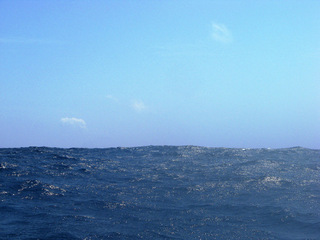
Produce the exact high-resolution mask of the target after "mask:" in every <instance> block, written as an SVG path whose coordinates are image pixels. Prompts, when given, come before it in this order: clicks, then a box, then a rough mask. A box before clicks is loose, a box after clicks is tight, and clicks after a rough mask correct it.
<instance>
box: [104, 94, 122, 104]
mask: <svg viewBox="0 0 320 240" xmlns="http://www.w3.org/2000/svg"><path fill="white" fill-rule="evenodd" d="M106 98H107V99H109V100H111V101H114V102H119V99H118V98H116V97H115V96H113V95H111V94H108V95H107V96H106Z"/></svg>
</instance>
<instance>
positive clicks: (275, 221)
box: [0, 146, 320, 240]
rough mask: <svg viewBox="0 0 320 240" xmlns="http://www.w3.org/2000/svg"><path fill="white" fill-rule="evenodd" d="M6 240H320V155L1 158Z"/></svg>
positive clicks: (37, 150)
mask: <svg viewBox="0 0 320 240" xmlns="http://www.w3.org/2000/svg"><path fill="white" fill-rule="evenodd" d="M0 239H10V240H11V239H30V240H31V239H33V240H35V239H81V240H89V239H90V240H95V239H320V150H312V149H305V148H301V147H294V148H285V149H265V148H263V149H235V148H206V147H196V146H146V147H133V148H105V149H86V148H70V149H62V148H47V147H28V148H2V149H0Z"/></svg>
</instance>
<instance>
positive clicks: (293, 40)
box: [0, 0, 320, 148]
mask: <svg viewBox="0 0 320 240" xmlns="http://www.w3.org/2000/svg"><path fill="white" fill-rule="evenodd" d="M319 12H320V1H316V0H314V1H311V0H309V1H300V0H299V1H294V0H292V1H272V0H271V1H270V0H268V1H231V0H230V1H201V0H200V1H175V0H174V1H172V0H170V1H169V0H164V1H159V0H151V1H149V0H148V1H95V0H93V1H48V0H43V1H32V0H29V1H11V0H10V1H9V0H2V1H0V130H1V134H0V147H24V146H55V147H114V146H141V145H200V146H209V147H245V148H256V147H271V148H280V147H291V146H298V145H299V146H303V147H309V148H320V94H319V92H320V27H319V26H320V15H319Z"/></svg>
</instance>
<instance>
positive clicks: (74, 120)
mask: <svg viewBox="0 0 320 240" xmlns="http://www.w3.org/2000/svg"><path fill="white" fill-rule="evenodd" d="M60 121H61V122H62V123H63V124H66V125H72V126H77V127H80V128H86V126H87V124H86V122H85V121H84V120H83V119H81V118H74V117H72V118H69V117H65V118H61V119H60Z"/></svg>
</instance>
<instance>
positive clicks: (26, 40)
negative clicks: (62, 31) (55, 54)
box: [0, 37, 65, 45]
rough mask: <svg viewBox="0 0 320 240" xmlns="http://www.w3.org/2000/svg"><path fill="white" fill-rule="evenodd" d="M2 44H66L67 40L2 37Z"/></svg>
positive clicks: (0, 40)
mask: <svg viewBox="0 0 320 240" xmlns="http://www.w3.org/2000/svg"><path fill="white" fill-rule="evenodd" d="M0 43H2V44H54V45H56V44H64V43H65V42H63V41H59V40H50V39H40V38H1V37H0Z"/></svg>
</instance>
